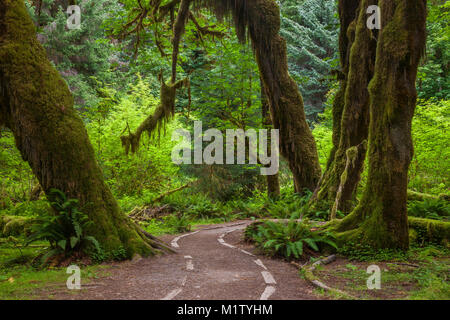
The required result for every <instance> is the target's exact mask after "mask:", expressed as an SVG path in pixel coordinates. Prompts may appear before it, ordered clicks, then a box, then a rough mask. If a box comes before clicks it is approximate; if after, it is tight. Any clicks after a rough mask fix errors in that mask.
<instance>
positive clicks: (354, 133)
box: [312, 0, 378, 213]
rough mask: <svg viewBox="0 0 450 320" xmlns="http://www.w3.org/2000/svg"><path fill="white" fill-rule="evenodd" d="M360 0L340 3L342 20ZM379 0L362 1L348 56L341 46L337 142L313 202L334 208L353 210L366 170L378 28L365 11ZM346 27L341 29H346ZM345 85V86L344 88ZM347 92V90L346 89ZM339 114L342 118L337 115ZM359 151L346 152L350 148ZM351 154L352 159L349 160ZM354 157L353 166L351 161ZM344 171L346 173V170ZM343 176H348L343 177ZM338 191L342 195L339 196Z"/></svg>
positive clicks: (348, 33) (350, 33) (352, 25)
mask: <svg viewBox="0 0 450 320" xmlns="http://www.w3.org/2000/svg"><path fill="white" fill-rule="evenodd" d="M356 2H358V1H353V2H351V3H350V2H344V1H341V6H342V7H344V6H349V7H348V8H345V7H344V8H342V9H341V14H344V16H343V18H342V20H344V21H345V19H346V18H347V15H346V14H345V11H346V10H352V11H353V10H354V8H353V6H354V5H355V3H356ZM377 4H378V0H363V1H360V2H359V7H358V10H357V16H356V17H355V20H354V21H352V22H351V23H350V24H349V27H348V28H347V30H346V35H345V36H344V35H341V37H348V42H351V46H350V49H349V50H350V51H349V56H347V54H348V53H347V50H348V48H347V47H346V46H345V44H346V43H348V42H344V41H343V40H341V41H342V42H343V45H342V46H341V50H343V52H342V53H341V59H344V60H343V70H344V72H343V75H344V77H345V78H344V79H343V80H342V83H341V84H342V86H341V88H340V91H339V92H338V94H337V97H336V101H335V105H334V107H335V108H336V110H333V112H334V114H335V116H336V119H335V121H337V123H335V124H334V128H333V142H334V143H335V145H334V148H333V153H332V159H331V161H330V162H329V164H328V167H327V170H326V172H325V174H324V176H323V178H322V179H321V183H320V185H319V186H318V188H317V190H316V192H315V194H314V197H313V200H312V201H313V203H315V204H319V205H325V206H328V207H329V206H330V205H331V204H332V203H333V202H334V204H335V209H334V210H340V211H343V212H346V213H348V212H350V211H351V208H352V203H353V202H352V200H354V195H355V191H356V187H357V186H358V182H359V180H360V174H361V171H362V169H363V164H364V159H365V155H366V148H365V147H364V146H365V145H366V144H365V143H363V142H364V141H365V140H366V139H367V136H368V130H369V92H368V89H367V87H368V84H369V82H370V80H371V79H372V77H373V70H374V64H375V54H376V45H377V36H378V30H376V29H374V30H370V29H369V28H367V26H366V20H367V14H366V10H367V8H368V7H369V6H370V5H377ZM344 31H345V30H342V32H344ZM343 86H345V88H344V87H343ZM343 91H345V92H343ZM338 117H339V118H338ZM351 148H352V150H353V151H356V152H347V151H348V150H349V149H351ZM348 156H352V157H353V158H352V159H348ZM349 160H351V164H352V165H351V166H348V165H347V163H348V161H349ZM344 171H345V173H344ZM342 177H344V178H345V179H341V178H342ZM338 191H339V197H338V199H337V195H338Z"/></svg>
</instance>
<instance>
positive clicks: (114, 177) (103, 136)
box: [84, 74, 179, 199]
mask: <svg viewBox="0 0 450 320" xmlns="http://www.w3.org/2000/svg"><path fill="white" fill-rule="evenodd" d="M103 96H104V98H102V99H101V100H100V102H99V104H98V105H96V106H94V107H92V108H90V109H88V110H87V111H86V112H85V113H84V118H85V120H86V121H87V122H88V123H87V129H88V133H89V137H90V139H91V141H92V143H93V145H94V148H95V151H96V155H97V160H98V162H99V164H100V166H101V168H102V170H103V173H104V176H105V179H106V181H107V183H108V184H109V186H110V187H111V189H112V191H113V193H114V194H115V195H116V196H117V197H118V198H119V199H120V198H122V197H137V198H140V197H143V196H145V195H149V197H154V195H155V194H157V193H158V192H159V191H165V190H167V189H170V188H172V186H173V185H174V184H175V183H178V181H176V180H175V181H174V179H175V178H176V176H177V172H178V168H177V167H176V166H175V165H174V164H173V163H172V159H171V151H172V147H173V146H174V145H175V143H174V142H172V141H171V134H172V130H173V128H175V127H176V126H177V125H179V124H178V122H177V121H176V120H174V121H173V122H171V123H170V124H168V126H167V127H166V130H165V131H163V132H161V135H160V136H159V137H156V139H150V138H149V137H148V136H143V137H142V139H141V141H142V142H141V146H142V147H141V148H139V150H138V152H137V153H136V154H134V155H126V154H125V152H124V150H123V149H122V148H120V136H121V134H122V133H124V132H125V131H128V130H131V131H134V130H135V129H136V128H137V127H138V126H139V125H140V124H141V122H142V121H143V120H144V119H145V118H146V117H147V116H148V114H151V113H152V112H153V111H154V109H155V108H156V106H157V104H158V103H159V100H158V99H156V98H155V97H154V96H153V95H152V94H151V93H150V87H149V84H148V81H146V80H145V79H142V77H141V76H140V75H139V74H138V75H137V81H136V82H135V83H134V84H133V85H131V86H130V88H129V91H128V93H127V94H125V95H122V96H119V94H118V93H117V92H116V91H115V90H114V89H113V88H111V87H105V88H104V89H103Z"/></svg>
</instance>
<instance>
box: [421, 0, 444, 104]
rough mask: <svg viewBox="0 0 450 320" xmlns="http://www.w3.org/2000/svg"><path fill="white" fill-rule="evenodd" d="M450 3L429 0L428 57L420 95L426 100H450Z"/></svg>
mask: <svg viewBox="0 0 450 320" xmlns="http://www.w3.org/2000/svg"><path fill="white" fill-rule="evenodd" d="M449 20H450V2H448V1H428V17H427V31H428V32H427V33H428V37H427V54H426V59H425V62H424V64H423V65H422V66H421V67H420V68H419V72H418V75H417V79H418V94H419V97H420V98H424V99H439V100H440V99H447V100H448V99H449V97H450V24H449V23H448V21H449Z"/></svg>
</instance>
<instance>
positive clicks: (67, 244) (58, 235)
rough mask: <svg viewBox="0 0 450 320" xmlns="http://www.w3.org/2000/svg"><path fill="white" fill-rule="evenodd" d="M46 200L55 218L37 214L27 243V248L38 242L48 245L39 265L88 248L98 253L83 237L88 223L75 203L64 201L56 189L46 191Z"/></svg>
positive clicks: (89, 238) (92, 240)
mask: <svg viewBox="0 0 450 320" xmlns="http://www.w3.org/2000/svg"><path fill="white" fill-rule="evenodd" d="M50 199H52V201H51V205H52V207H53V209H54V210H55V211H56V214H53V213H51V212H46V213H43V214H41V215H40V216H39V218H37V220H36V223H35V224H34V225H33V226H32V230H33V234H32V235H31V236H29V237H28V239H27V244H30V243H32V242H34V241H38V240H47V241H49V242H50V250H49V251H48V252H47V253H46V254H44V255H43V257H42V261H43V262H44V263H45V262H46V261H48V259H50V258H51V257H53V256H55V255H58V254H64V256H68V255H70V254H72V253H74V252H83V251H85V250H86V249H87V245H88V244H90V245H93V246H94V248H95V249H96V250H97V251H100V245H99V243H98V241H97V240H96V239H95V238H94V237H92V236H89V235H87V234H86V230H87V228H88V227H89V226H90V225H91V224H92V221H89V219H88V217H87V215H86V214H84V213H83V212H81V211H79V210H78V200H76V199H67V197H66V195H65V194H64V193H63V192H61V191H59V190H56V189H52V190H51V191H50Z"/></svg>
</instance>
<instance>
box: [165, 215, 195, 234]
mask: <svg viewBox="0 0 450 320" xmlns="http://www.w3.org/2000/svg"><path fill="white" fill-rule="evenodd" d="M165 222H166V224H167V226H168V227H169V228H172V229H174V230H175V233H185V232H188V231H191V225H190V221H189V217H188V216H187V215H171V216H169V217H168V219H166V221H165Z"/></svg>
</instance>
